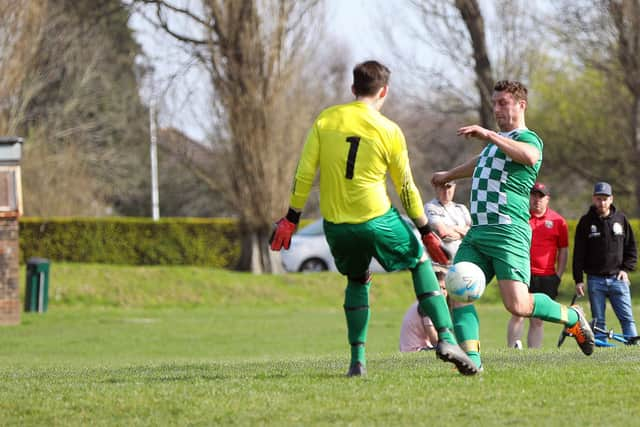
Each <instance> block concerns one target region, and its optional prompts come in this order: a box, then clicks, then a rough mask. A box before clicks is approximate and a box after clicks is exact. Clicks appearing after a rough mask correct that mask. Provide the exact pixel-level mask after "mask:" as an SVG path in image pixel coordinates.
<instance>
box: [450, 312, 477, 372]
mask: <svg viewBox="0 0 640 427" xmlns="http://www.w3.org/2000/svg"><path fill="white" fill-rule="evenodd" d="M452 313H453V326H454V329H455V331H456V337H457V338H458V340H459V341H460V346H461V347H462V349H463V350H464V351H465V352H466V353H467V355H468V356H469V358H470V359H471V360H473V363H475V364H476V366H481V365H482V360H481V359H480V319H478V313H477V312H476V307H475V306H474V305H473V304H469V305H464V306H462V307H456V308H454V309H453V311H452Z"/></svg>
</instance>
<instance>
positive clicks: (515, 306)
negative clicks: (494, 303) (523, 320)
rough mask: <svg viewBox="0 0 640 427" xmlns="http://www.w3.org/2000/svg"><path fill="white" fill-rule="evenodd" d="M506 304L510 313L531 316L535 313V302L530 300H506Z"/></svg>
mask: <svg viewBox="0 0 640 427" xmlns="http://www.w3.org/2000/svg"><path fill="white" fill-rule="evenodd" d="M504 306H505V308H506V309H507V311H509V313H511V314H513V315H514V316H518V317H531V314H532V313H533V304H531V303H530V302H529V301H510V302H508V303H507V302H505V304H504Z"/></svg>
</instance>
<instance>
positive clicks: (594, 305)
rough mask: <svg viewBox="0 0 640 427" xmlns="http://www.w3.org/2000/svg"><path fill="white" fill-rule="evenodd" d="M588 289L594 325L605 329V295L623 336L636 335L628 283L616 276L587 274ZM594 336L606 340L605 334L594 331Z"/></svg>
mask: <svg viewBox="0 0 640 427" xmlns="http://www.w3.org/2000/svg"><path fill="white" fill-rule="evenodd" d="M587 287H588V289H589V303H590V304H591V317H592V318H593V319H594V320H595V322H596V326H597V327H599V328H602V329H606V322H605V309H606V303H607V297H609V300H610V301H611V308H613V311H614V313H615V314H616V316H617V317H618V320H619V321H620V326H622V333H623V335H624V336H625V337H635V336H637V335H638V331H637V330H636V322H635V320H633V311H632V310H631V290H630V288H629V284H628V283H627V282H625V281H623V280H617V279H616V276H615V275H614V276H591V275H588V276H587ZM595 335H596V338H598V339H601V340H606V339H607V338H606V336H605V335H603V334H601V333H596V334H595Z"/></svg>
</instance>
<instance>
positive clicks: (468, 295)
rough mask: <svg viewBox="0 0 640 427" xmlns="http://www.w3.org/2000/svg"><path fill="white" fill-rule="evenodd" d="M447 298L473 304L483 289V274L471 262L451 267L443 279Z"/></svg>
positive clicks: (462, 262) (463, 262)
mask: <svg viewBox="0 0 640 427" xmlns="http://www.w3.org/2000/svg"><path fill="white" fill-rule="evenodd" d="M444 283H445V285H446V287H447V292H448V293H449V296H450V297H451V298H453V299H454V300H456V301H460V302H473V301H475V300H477V299H478V298H480V297H481V296H482V293H483V292H484V288H485V285H486V283H485V277H484V272H483V271H482V270H481V269H480V267H478V266H477V265H475V264H474V263H471V262H466V261H461V262H458V263H456V264H454V265H452V266H451V267H449V271H448V272H447V275H446V276H445V278H444Z"/></svg>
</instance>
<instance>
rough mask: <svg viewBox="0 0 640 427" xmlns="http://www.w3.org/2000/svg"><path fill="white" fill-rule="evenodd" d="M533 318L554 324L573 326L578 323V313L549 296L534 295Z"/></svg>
mask: <svg viewBox="0 0 640 427" xmlns="http://www.w3.org/2000/svg"><path fill="white" fill-rule="evenodd" d="M531 317H535V318H537V319H542V320H546V321H548V322H553V323H564V324H566V325H567V326H573V325H575V324H576V323H577V322H578V313H576V311H575V310H574V309H570V308H569V307H567V306H566V305H562V304H560V303H557V302H556V301H554V300H552V299H551V298H550V297H549V296H548V295H547V294H533V313H532V314H531Z"/></svg>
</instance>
